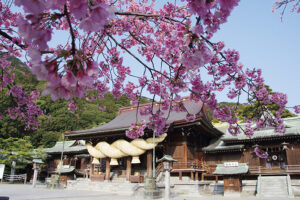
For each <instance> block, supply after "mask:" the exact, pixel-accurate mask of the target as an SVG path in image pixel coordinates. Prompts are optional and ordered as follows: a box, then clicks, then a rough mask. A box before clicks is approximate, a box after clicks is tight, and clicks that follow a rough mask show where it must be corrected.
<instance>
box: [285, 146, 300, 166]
mask: <svg viewBox="0 0 300 200" xmlns="http://www.w3.org/2000/svg"><path fill="white" fill-rule="evenodd" d="M286 157H287V165H300V147H293V148H290V149H287V150H286Z"/></svg>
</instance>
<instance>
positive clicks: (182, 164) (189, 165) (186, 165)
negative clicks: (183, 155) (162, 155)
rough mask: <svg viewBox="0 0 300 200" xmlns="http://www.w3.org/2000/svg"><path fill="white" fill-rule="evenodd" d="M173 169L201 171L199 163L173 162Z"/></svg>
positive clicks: (201, 167)
mask: <svg viewBox="0 0 300 200" xmlns="http://www.w3.org/2000/svg"><path fill="white" fill-rule="evenodd" d="M173 169H175V170H176V169H203V166H202V164H201V163H200V162H196V161H195V162H175V163H173Z"/></svg>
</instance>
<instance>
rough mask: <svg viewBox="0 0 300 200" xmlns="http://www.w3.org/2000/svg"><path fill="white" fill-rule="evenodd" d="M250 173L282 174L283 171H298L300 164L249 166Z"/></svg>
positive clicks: (299, 170) (299, 171)
mask: <svg viewBox="0 0 300 200" xmlns="http://www.w3.org/2000/svg"><path fill="white" fill-rule="evenodd" d="M249 173H250V174H282V173H283V174H284V173H287V174H288V173H300V165H285V166H283V167H280V166H276V167H274V166H271V167H268V168H267V167H262V166H249Z"/></svg>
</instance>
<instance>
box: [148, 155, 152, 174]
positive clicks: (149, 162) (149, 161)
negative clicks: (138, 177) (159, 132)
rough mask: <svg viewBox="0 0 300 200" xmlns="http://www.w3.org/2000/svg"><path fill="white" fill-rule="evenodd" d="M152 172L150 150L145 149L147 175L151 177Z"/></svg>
mask: <svg viewBox="0 0 300 200" xmlns="http://www.w3.org/2000/svg"><path fill="white" fill-rule="evenodd" d="M151 172H152V152H151V151H147V177H149V178H151Z"/></svg>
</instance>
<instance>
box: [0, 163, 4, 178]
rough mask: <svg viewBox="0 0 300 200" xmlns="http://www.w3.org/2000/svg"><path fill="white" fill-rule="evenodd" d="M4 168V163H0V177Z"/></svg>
mask: <svg viewBox="0 0 300 200" xmlns="http://www.w3.org/2000/svg"><path fill="white" fill-rule="evenodd" d="M4 168H5V165H4V164H0V179H3V174H4Z"/></svg>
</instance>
